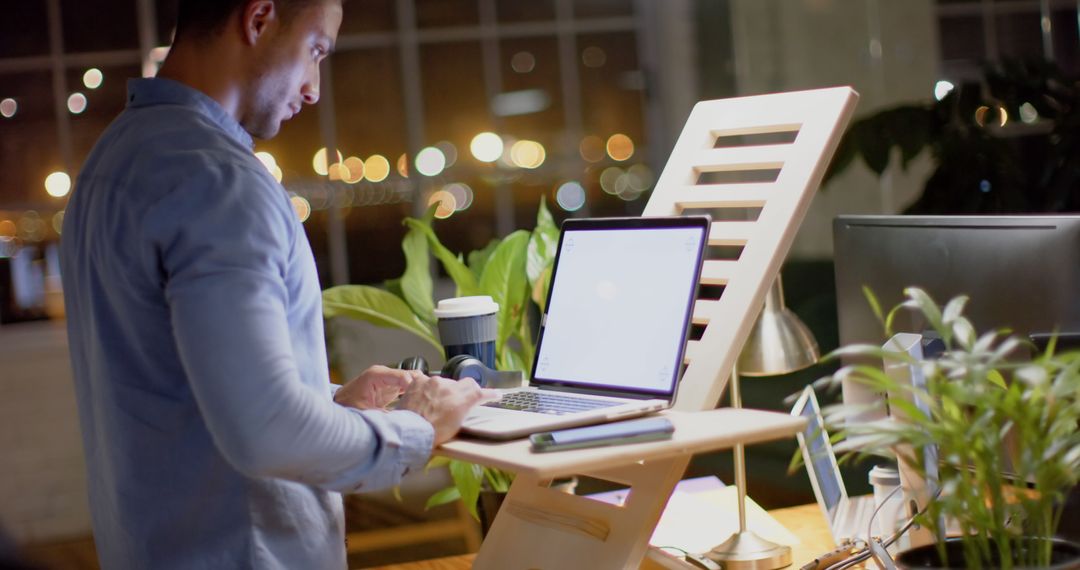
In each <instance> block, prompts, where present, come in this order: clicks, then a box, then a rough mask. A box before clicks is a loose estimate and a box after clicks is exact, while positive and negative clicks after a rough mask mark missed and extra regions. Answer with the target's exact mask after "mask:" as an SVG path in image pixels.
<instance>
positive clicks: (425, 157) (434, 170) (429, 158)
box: [416, 146, 446, 176]
mask: <svg viewBox="0 0 1080 570" xmlns="http://www.w3.org/2000/svg"><path fill="white" fill-rule="evenodd" d="M444 168H446V156H444V155H443V153H442V151H441V150H439V149H437V148H435V147H433V146H429V147H425V148H423V149H421V150H420V152H418V153H416V171H417V172H419V173H420V174H423V175H424V176H438V175H439V174H440V173H442V171H443V169H444Z"/></svg>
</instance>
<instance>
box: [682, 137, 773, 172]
mask: <svg viewBox="0 0 1080 570" xmlns="http://www.w3.org/2000/svg"><path fill="white" fill-rule="evenodd" d="M793 149H794V147H793V145H790V144H770V145H761V146H739V147H729V148H709V149H705V150H702V151H700V152H698V153H697V154H695V155H694V157H693V158H692V159H691V161H690V165H691V166H693V167H694V168H695V169H697V170H698V171H699V172H727V171H731V170H767V169H774V168H783V166H784V161H786V160H787V159H788V157H790V156H791V154H792V152H793Z"/></svg>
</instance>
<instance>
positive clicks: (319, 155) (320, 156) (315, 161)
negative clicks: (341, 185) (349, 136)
mask: <svg viewBox="0 0 1080 570" xmlns="http://www.w3.org/2000/svg"><path fill="white" fill-rule="evenodd" d="M335 153H336V154H337V162H342V161H343V160H344V157H343V156H341V151H340V150H338V151H335ZM327 154H329V152H328V151H327V150H326V147H323V148H320V149H319V150H317V151H315V156H313V157H312V158H311V168H312V169H313V170H314V171H315V174H318V175H319V176H328V175H329V174H330V164H329V163H328V162H327Z"/></svg>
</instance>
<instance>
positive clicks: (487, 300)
mask: <svg viewBox="0 0 1080 570" xmlns="http://www.w3.org/2000/svg"><path fill="white" fill-rule="evenodd" d="M497 312H499V304H498V303H496V302H495V301H494V300H493V299H492V298H491V297H489V296H487V295H476V296H473V297H454V298H451V299H443V300H441V301H439V304H438V306H436V307H435V318H438V319H454V318H458V317H475V316H478V315H490V314H492V313H497Z"/></svg>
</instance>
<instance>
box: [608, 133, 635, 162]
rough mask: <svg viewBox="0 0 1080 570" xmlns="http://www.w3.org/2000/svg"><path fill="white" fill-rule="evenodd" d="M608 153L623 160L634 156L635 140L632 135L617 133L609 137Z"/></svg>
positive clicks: (613, 157) (615, 158)
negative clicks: (631, 137)
mask: <svg viewBox="0 0 1080 570" xmlns="http://www.w3.org/2000/svg"><path fill="white" fill-rule="evenodd" d="M607 153H608V156H610V157H611V158H612V159H614V160H617V161H619V162H622V161H624V160H627V159H629V158H630V157H631V156H634V141H632V140H630V137H628V136H626V135H624V134H622V133H615V134H613V135H611V136H610V137H608V140H607Z"/></svg>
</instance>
